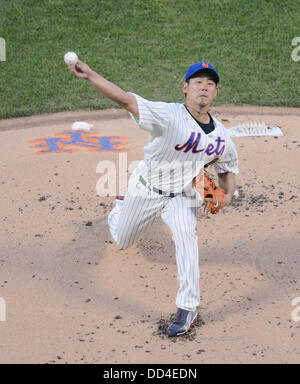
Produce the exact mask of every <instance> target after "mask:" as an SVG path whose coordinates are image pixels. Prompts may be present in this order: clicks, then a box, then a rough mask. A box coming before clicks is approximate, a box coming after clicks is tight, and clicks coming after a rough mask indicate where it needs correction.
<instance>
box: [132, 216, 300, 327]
mask: <svg viewBox="0 0 300 384" xmlns="http://www.w3.org/2000/svg"><path fill="white" fill-rule="evenodd" d="M138 247H139V249H140V251H141V253H142V255H143V256H144V257H145V258H146V259H147V260H148V261H149V262H155V263H157V262H159V263H162V264H170V263H171V264H174V265H175V264H176V261H175V247H174V244H173V241H172V237H171V235H170V231H169V230H168V228H166V226H165V225H164V223H163V222H162V221H161V220H158V221H157V222H156V225H152V226H149V227H148V228H147V229H146V230H145V231H144V233H143V235H142V239H141V240H140V241H139V243H138ZM299 254H300V241H299V240H298V239H295V238H287V239H271V238H270V239H268V240H265V241H255V239H253V240H252V241H250V240H249V241H248V242H245V241H244V242H243V241H238V242H235V243H234V244H233V247H232V248H227V249H226V248H225V249H224V247H222V248H221V247H220V248H216V247H214V248H211V247H208V246H205V247H203V246H201V245H199V264H200V273H201V268H202V269H203V268H205V266H210V265H218V266H220V267H222V268H223V270H224V271H226V265H228V266H232V265H237V266H238V265H240V266H241V277H240V278H241V279H245V283H246V284H247V285H248V286H249V288H248V291H246V292H243V294H242V296H239V300H238V301H234V299H233V300H232V302H231V303H230V304H228V303H227V302H226V305H224V300H223V299H224V298H223V291H222V294H220V297H219V298H218V299H216V300H214V305H213V307H214V309H213V310H212V311H210V309H209V308H210V306H211V304H212V303H210V302H209V303H203V306H204V307H206V310H205V311H206V313H207V314H208V316H209V318H210V319H211V320H218V321H220V320H224V319H225V318H226V317H228V316H231V315H232V314H234V313H238V312H240V311H244V310H250V309H251V308H254V307H256V306H257V305H259V304H260V305H262V304H263V303H264V302H268V303H269V302H270V299H278V298H280V297H282V295H284V294H285V293H286V292H287V291H288V290H289V291H291V290H293V289H295V288H294V287H296V286H297V284H298V285H299V282H300V259H299V257H298V255H299ZM245 266H249V267H251V269H252V270H254V272H255V271H257V276H258V277H259V279H260V280H261V281H263V282H264V286H263V288H261V285H260V284H259V283H257V287H256V284H255V282H254V284H253V282H251V283H250V282H249V281H248V280H247V276H246V278H245ZM219 283H220V282H219V281H218V282H216V286H217V285H218V284H219ZM202 284H203V282H202ZM200 286H201V280H200ZM232 295H233V296H234V295H235V292H234V290H233V291H232Z"/></svg>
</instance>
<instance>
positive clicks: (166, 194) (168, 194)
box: [140, 176, 186, 198]
mask: <svg viewBox="0 0 300 384" xmlns="http://www.w3.org/2000/svg"><path fill="white" fill-rule="evenodd" d="M140 182H141V183H142V184H143V185H144V186H145V187H147V188H148V189H149V190H150V191H153V192H155V193H158V194H159V195H164V196H167V197H171V198H172V197H175V196H178V195H182V196H186V194H185V193H184V192H179V193H173V192H165V191H162V190H161V189H158V188H156V187H152V186H151V187H149V184H148V183H147V181H146V180H145V179H144V178H143V177H142V176H140Z"/></svg>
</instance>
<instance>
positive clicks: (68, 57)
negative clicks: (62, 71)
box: [64, 52, 78, 65]
mask: <svg viewBox="0 0 300 384" xmlns="http://www.w3.org/2000/svg"><path fill="white" fill-rule="evenodd" d="M64 60H65V63H66V64H67V65H72V64H76V63H77V61H78V56H77V55H76V53H75V52H67V53H66V54H65V56H64Z"/></svg>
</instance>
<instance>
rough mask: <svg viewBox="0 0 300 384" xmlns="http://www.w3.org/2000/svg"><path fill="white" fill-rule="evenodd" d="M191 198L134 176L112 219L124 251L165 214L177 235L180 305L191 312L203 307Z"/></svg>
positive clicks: (113, 231) (114, 235) (117, 204)
mask: <svg viewBox="0 0 300 384" xmlns="http://www.w3.org/2000/svg"><path fill="white" fill-rule="evenodd" d="M190 199H191V198H190V197H185V196H182V195H178V196H175V197H173V198H170V197H165V196H163V195H159V194H157V193H156V192H153V191H150V190H148V188H147V187H145V186H144V185H143V184H142V183H141V181H140V180H139V174H135V175H134V174H133V175H132V176H131V178H130V180H129V185H128V192H127V194H126V196H125V199H124V200H115V202H114V207H113V209H112V211H111V212H110V214H109V217H108V225H109V229H110V232H111V234H112V236H113V238H114V240H115V242H116V244H117V245H118V247H119V248H121V249H126V248H127V247H129V246H131V245H133V244H134V243H135V242H136V241H137V240H138V239H139V237H140V236H141V234H142V232H143V230H144V229H145V228H146V226H147V225H148V224H150V223H151V222H153V221H154V219H155V218H157V217H158V216H160V215H161V217H162V219H163V221H164V222H165V223H166V224H167V225H168V226H169V228H170V229H171V231H172V234H173V241H174V243H175V247H176V262H177V278H178V282H179V289H178V292H177V296H176V306H177V307H178V308H182V309H186V310H189V311H194V310H196V307H197V306H198V305H199V304H200V287H199V280H200V271H199V250H198V239H197V236H196V224H197V208H196V207H195V206H193V204H191V201H190Z"/></svg>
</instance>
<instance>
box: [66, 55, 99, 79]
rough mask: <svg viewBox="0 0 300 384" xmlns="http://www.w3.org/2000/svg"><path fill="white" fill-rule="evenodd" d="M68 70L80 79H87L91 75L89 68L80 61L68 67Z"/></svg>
mask: <svg viewBox="0 0 300 384" xmlns="http://www.w3.org/2000/svg"><path fill="white" fill-rule="evenodd" d="M69 70H70V72H72V73H73V74H74V75H75V76H77V77H79V78H80V79H88V78H89V77H90V76H91V75H92V73H93V71H92V70H91V68H90V67H89V66H88V65H87V64H85V63H84V62H83V61H80V60H78V61H77V63H76V64H72V65H69Z"/></svg>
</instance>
